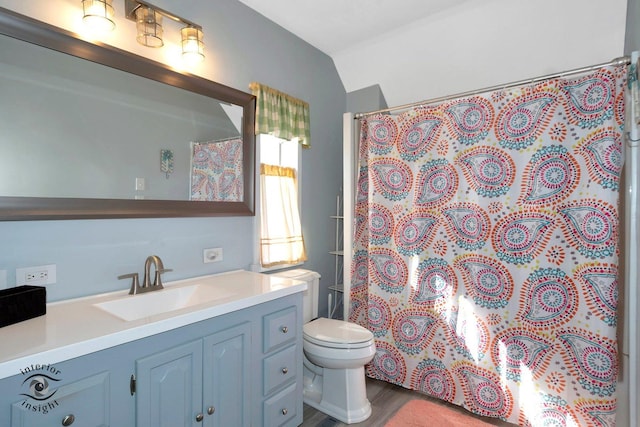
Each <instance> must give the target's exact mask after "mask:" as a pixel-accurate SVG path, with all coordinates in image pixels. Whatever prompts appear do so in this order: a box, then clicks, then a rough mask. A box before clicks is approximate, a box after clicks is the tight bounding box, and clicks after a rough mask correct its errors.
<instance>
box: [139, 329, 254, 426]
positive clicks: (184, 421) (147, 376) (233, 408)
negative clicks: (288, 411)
mask: <svg viewBox="0 0 640 427" xmlns="http://www.w3.org/2000/svg"><path fill="white" fill-rule="evenodd" d="M250 342H251V324H250V323H243V324H240V325H237V326H234V327H231V328H228V329H225V330H223V331H220V332H217V333H215V334H212V335H210V336H207V337H205V338H204V339H202V340H197V341H192V342H189V343H186V344H183V345H180V346H177V347H174V348H171V349H169V350H166V351H162V352H159V353H156V354H153V355H151V356H148V357H145V358H142V359H139V360H137V361H136V379H135V381H136V385H135V393H136V426H137V427H175V426H192V425H193V426H198V425H202V426H208V427H214V426H237V427H243V426H249V425H250V418H249V416H248V415H247V413H248V412H249V410H250V407H249V406H247V405H248V403H249V401H250V395H249V392H250V383H249V381H248V379H249V373H250V364H249V362H250V357H249V356H250Z"/></svg>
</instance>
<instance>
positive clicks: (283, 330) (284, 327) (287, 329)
mask: <svg viewBox="0 0 640 427" xmlns="http://www.w3.org/2000/svg"><path fill="white" fill-rule="evenodd" d="M287 332H289V328H288V327H286V326H283V327H282V333H283V334H286V333H287Z"/></svg>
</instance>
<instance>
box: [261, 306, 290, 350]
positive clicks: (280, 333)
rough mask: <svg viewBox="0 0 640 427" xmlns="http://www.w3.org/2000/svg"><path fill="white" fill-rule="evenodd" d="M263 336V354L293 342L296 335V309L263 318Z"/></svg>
mask: <svg viewBox="0 0 640 427" xmlns="http://www.w3.org/2000/svg"><path fill="white" fill-rule="evenodd" d="M263 334H264V349H263V351H264V352H265V353H268V352H270V351H271V350H273V349H275V348H276V347H279V346H281V345H283V344H286V343H290V342H293V341H294V340H295V338H296V336H297V335H298V319H297V315H296V308H295V307H289V308H287V309H284V310H281V311H277V312H275V313H271V314H268V315H266V316H264V318H263Z"/></svg>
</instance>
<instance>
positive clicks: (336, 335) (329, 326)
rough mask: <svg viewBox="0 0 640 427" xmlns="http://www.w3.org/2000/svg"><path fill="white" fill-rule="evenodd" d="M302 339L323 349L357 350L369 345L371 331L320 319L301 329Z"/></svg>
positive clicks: (353, 324)
mask: <svg viewBox="0 0 640 427" xmlns="http://www.w3.org/2000/svg"><path fill="white" fill-rule="evenodd" d="M302 330H303V335H304V339H305V340H307V341H310V342H312V343H314V344H317V345H320V346H324V347H336V348H357V347H366V346H368V345H370V344H371V340H372V339H373V334H372V333H371V331H369V330H367V329H365V328H363V327H362V326H360V325H356V324H355V323H351V322H345V321H344V320H336V319H326V318H324V317H320V318H318V319H316V320H313V321H311V322H309V323H306V324H305V325H304V326H303V328H302Z"/></svg>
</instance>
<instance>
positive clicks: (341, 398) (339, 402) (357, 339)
mask: <svg viewBox="0 0 640 427" xmlns="http://www.w3.org/2000/svg"><path fill="white" fill-rule="evenodd" d="M275 274H276V275H277V276H280V277H287V278H289V279H296V280H301V281H303V282H306V283H307V287H308V289H307V291H305V293H304V297H303V307H302V312H303V322H304V325H303V328H302V329H303V350H304V358H303V360H304V369H303V370H304V378H303V380H304V392H303V400H304V403H306V404H307V405H309V406H312V407H314V408H316V409H317V410H319V411H321V412H324V413H325V414H327V415H330V416H332V417H333V418H335V419H337V420H339V421H342V422H343V423H345V424H352V423H359V422H361V421H364V420H366V419H367V418H369V416H370V415H371V404H370V403H369V400H368V399H367V390H366V385H365V374H364V365H366V364H367V363H369V362H370V361H371V360H372V359H373V356H374V355H375V352H376V346H375V342H374V340H373V334H372V333H371V332H370V331H369V330H367V329H365V328H363V327H362V326H360V325H356V324H355V323H351V322H346V321H344V320H336V319H327V318H323V317H319V318H318V317H317V316H318V294H319V286H320V275H319V274H318V273H316V272H315V271H310V270H303V269H295V270H288V271H284V272H278V273H275Z"/></svg>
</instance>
